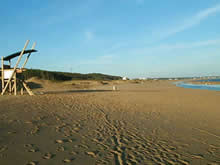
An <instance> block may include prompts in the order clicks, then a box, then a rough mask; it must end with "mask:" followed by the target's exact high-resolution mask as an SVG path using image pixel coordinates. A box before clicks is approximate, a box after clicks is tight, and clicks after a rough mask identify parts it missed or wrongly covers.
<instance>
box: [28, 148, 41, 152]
mask: <svg viewBox="0 0 220 165" xmlns="http://www.w3.org/2000/svg"><path fill="white" fill-rule="evenodd" d="M38 151H39V149H38V148H31V149H29V150H28V152H38Z"/></svg>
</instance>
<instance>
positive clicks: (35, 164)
mask: <svg viewBox="0 0 220 165" xmlns="http://www.w3.org/2000/svg"><path fill="white" fill-rule="evenodd" d="M38 163H39V162H37V161H32V162H29V163H27V164H26V165H38Z"/></svg>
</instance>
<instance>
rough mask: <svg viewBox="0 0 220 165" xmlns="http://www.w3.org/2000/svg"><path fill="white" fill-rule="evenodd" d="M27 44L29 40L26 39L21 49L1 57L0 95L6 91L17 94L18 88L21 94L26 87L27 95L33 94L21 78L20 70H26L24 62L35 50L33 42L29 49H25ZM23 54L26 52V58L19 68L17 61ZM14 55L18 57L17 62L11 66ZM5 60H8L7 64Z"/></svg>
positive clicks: (18, 61)
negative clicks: (0, 85)
mask: <svg viewBox="0 0 220 165" xmlns="http://www.w3.org/2000/svg"><path fill="white" fill-rule="evenodd" d="M28 44H29V40H27V41H26V43H25V45H24V48H23V49H22V51H20V52H17V53H14V54H11V55H9V56H6V57H2V66H1V79H2V81H1V83H2V92H1V95H4V94H6V93H9V94H13V93H14V95H17V89H18V88H19V89H20V91H21V95H23V91H24V89H26V91H27V93H28V94H29V95H34V93H33V92H32V91H31V89H30V88H29V87H28V85H27V83H26V82H25V80H24V79H23V78H22V72H24V71H26V69H25V68H24V67H25V65H26V63H27V62H28V59H29V57H30V56H31V54H32V53H33V52H37V50H35V49H34V48H35V46H36V44H35V43H34V44H33V46H32V48H31V49H30V50H26V48H27V46H28ZM25 54H27V56H26V59H25V61H24V63H23V65H22V66H21V67H20V68H18V66H19V63H20V62H21V59H22V57H23V55H25ZM16 57H18V59H17V62H16V64H15V66H14V67H12V66H11V65H12V63H11V60H12V59H14V58H16ZM5 62H8V64H5Z"/></svg>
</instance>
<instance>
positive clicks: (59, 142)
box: [55, 140, 64, 144]
mask: <svg viewBox="0 0 220 165" xmlns="http://www.w3.org/2000/svg"><path fill="white" fill-rule="evenodd" d="M55 143H58V144H63V143H64V141H63V140H55Z"/></svg>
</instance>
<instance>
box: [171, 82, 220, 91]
mask: <svg viewBox="0 0 220 165" xmlns="http://www.w3.org/2000/svg"><path fill="white" fill-rule="evenodd" d="M219 81H220V79H219ZM175 84H176V86H178V87H182V88H191V89H203V90H214V91H220V85H205V84H191V83H187V82H176V83H175Z"/></svg>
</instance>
